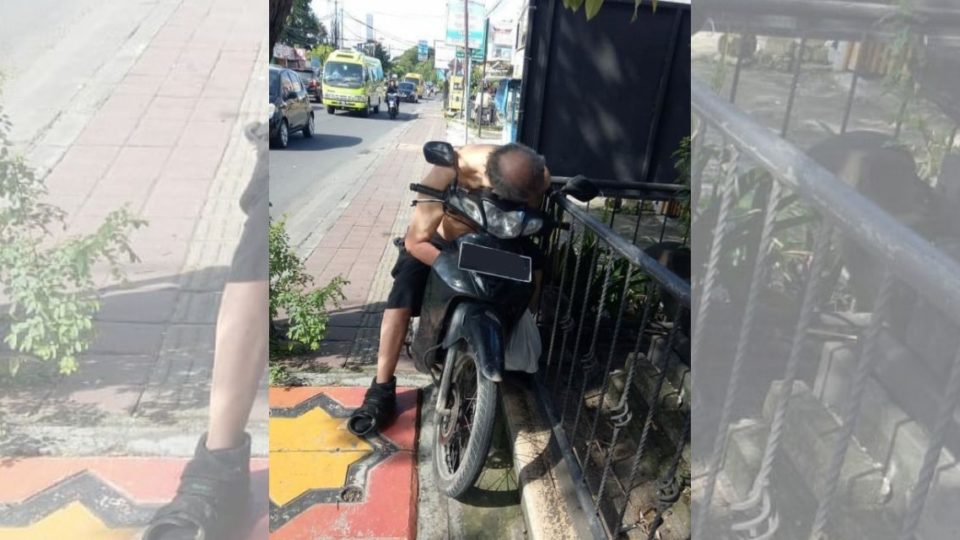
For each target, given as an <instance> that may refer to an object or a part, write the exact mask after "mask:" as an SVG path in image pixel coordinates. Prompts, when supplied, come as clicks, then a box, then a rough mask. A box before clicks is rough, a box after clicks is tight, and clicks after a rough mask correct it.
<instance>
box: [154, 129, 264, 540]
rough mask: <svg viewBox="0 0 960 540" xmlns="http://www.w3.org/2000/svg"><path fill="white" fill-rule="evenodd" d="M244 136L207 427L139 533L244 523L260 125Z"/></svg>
mask: <svg viewBox="0 0 960 540" xmlns="http://www.w3.org/2000/svg"><path fill="white" fill-rule="evenodd" d="M247 136H248V137H249V138H250V140H251V142H253V143H254V144H255V145H256V146H257V147H258V150H259V151H260V155H259V156H258V160H257V165H256V168H255V170H254V173H253V175H252V177H251V180H250V183H249V185H248V186H247V189H246V191H245V192H244V194H243V197H241V201H240V204H241V207H242V208H243V210H244V212H245V213H246V214H247V220H246V223H245V224H244V227H243V232H242V234H241V237H240V242H239V243H238V245H237V248H236V250H235V251H234V254H233V261H232V262H231V266H230V276H229V277H228V280H227V283H226V285H225V286H224V288H223V293H222V296H221V299H220V309H219V312H218V314H217V328H216V334H215V337H214V339H215V344H214V358H213V379H212V381H211V385H210V413H209V414H210V416H209V424H208V425H209V429H208V432H207V433H206V434H204V435H203V436H201V437H200V441H199V442H198V443H197V446H196V450H195V451H194V455H193V458H192V459H191V460H190V461H189V462H188V463H187V466H186V467H185V468H184V472H183V474H182V475H181V477H180V484H179V486H178V487H177V495H176V496H175V497H174V498H173V500H172V501H170V503H168V504H167V505H165V506H163V507H162V508H160V509H159V510H158V511H157V513H156V514H155V515H154V517H153V519H152V520H151V521H150V524H149V525H148V527H147V529H146V531H145V532H144V535H143V538H144V539H145V540H192V539H195V538H197V537H198V535H199V534H200V533H201V532H202V533H203V538H212V539H217V538H225V537H226V536H225V535H227V534H228V533H229V532H230V531H231V529H233V528H236V527H237V526H238V525H239V524H243V523H244V515H245V511H246V505H247V499H248V497H249V493H250V436H249V435H247V434H246V433H245V427H246V424H247V420H248V419H249V417H250V410H251V409H252V408H253V402H254V400H256V397H257V390H258V388H259V383H260V379H261V377H262V376H263V371H264V367H265V366H266V363H267V356H268V328H269V323H268V318H269V315H268V312H269V307H268V306H269V303H268V298H267V296H268V294H269V287H268V284H267V282H268V276H267V244H268V241H267V228H268V219H267V212H268V204H269V203H268V202H267V193H266V184H267V160H266V157H267V156H266V148H267V145H266V129H265V127H264V126H262V125H253V126H251V127H250V128H249V130H248V132H247Z"/></svg>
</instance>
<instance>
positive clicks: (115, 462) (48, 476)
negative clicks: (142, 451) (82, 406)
mask: <svg viewBox="0 0 960 540" xmlns="http://www.w3.org/2000/svg"><path fill="white" fill-rule="evenodd" d="M186 461H187V460H186V459H182V458H181V459H177V458H123V457H92V458H46V457H39V458H24V459H10V460H7V461H6V462H5V463H4V467H3V469H2V471H0V478H2V479H6V480H15V481H0V505H4V512H2V513H0V540H14V539H16V540H27V539H30V540H35V539H55V538H56V539H60V538H77V539H81V540H83V539H93V538H96V539H98V540H100V539H106V540H114V539H116V540H134V539H137V538H139V536H140V533H141V531H142V527H143V526H144V525H146V523H147V521H148V520H149V519H150V517H151V516H152V515H153V513H154V512H155V511H156V509H157V508H158V507H159V506H160V505H162V504H164V503H165V502H167V501H168V500H169V499H170V498H171V497H173V495H174V494H175V492H176V486H177V483H178V481H179V477H180V473H181V472H182V470H183V467H184V466H185V465H186ZM250 473H251V490H250V502H249V511H248V513H247V516H248V517H247V519H246V521H245V522H244V523H241V524H238V526H237V529H236V530H235V531H233V532H232V534H234V536H233V538H237V539H238V540H240V539H250V540H253V539H257V540H261V539H263V538H266V536H267V527H268V523H267V513H266V511H265V510H266V506H267V504H266V497H267V460H266V459H262V458H261V459H253V460H251V464H250Z"/></svg>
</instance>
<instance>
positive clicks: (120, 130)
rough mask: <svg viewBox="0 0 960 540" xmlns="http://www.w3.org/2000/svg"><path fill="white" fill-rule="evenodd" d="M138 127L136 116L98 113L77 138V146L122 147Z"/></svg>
mask: <svg viewBox="0 0 960 540" xmlns="http://www.w3.org/2000/svg"><path fill="white" fill-rule="evenodd" d="M136 125H137V118H136V117H135V116H128V115H116V114H115V115H109V114H100V113H98V114H97V115H96V116H94V117H93V118H92V119H91V120H90V121H89V122H88V123H87V126H86V127H85V128H84V130H83V131H82V132H81V133H80V136H79V137H77V144H80V145H100V146H120V145H123V144H124V143H125V142H126V141H127V137H129V136H130V134H131V133H133V129H134V128H135V127H136Z"/></svg>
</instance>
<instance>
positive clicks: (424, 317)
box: [408, 142, 597, 498]
mask: <svg viewBox="0 0 960 540" xmlns="http://www.w3.org/2000/svg"><path fill="white" fill-rule="evenodd" d="M423 152H424V156H425V158H426V160H427V161H428V162H429V163H431V164H433V165H437V166H441V167H451V168H455V167H456V152H455V151H454V149H453V147H452V146H451V145H450V144H449V143H446V142H428V143H427V144H425V145H424V149H423ZM410 189H411V190H412V191H415V192H417V193H421V194H425V195H427V196H428V197H430V198H420V199H417V200H416V201H415V203H414V204H430V203H435V204H442V205H443V208H444V211H445V213H448V214H452V215H453V216H454V217H456V218H457V219H460V220H464V221H466V222H467V223H469V224H471V225H472V226H473V229H474V230H475V232H472V233H468V234H466V235H463V236H461V237H459V238H457V239H456V240H455V241H454V242H452V243H451V244H450V246H449V247H448V248H445V249H443V250H442V251H441V253H440V255H439V257H438V258H437V259H436V261H435V262H434V264H433V265H432V267H431V271H430V274H429V277H428V278H427V285H426V290H425V293H424V298H423V304H422V308H421V312H420V317H419V320H417V321H415V325H414V327H412V330H411V335H412V338H411V339H410V340H409V343H408V351H409V352H410V355H411V356H412V357H413V361H414V364H415V366H416V369H417V370H418V371H420V372H422V373H427V374H430V375H431V376H432V379H433V381H434V385H435V387H436V396H437V400H436V421H435V422H434V430H435V433H434V452H433V455H434V466H435V467H436V470H437V478H438V480H439V487H440V489H441V490H442V491H443V492H444V493H446V494H447V495H448V496H450V497H453V498H457V497H460V496H462V495H463V494H465V493H466V491H467V490H468V489H469V488H470V487H471V486H472V485H473V484H474V482H475V481H476V479H477V477H478V476H479V474H480V471H481V469H482V467H483V464H484V462H485V461H486V457H487V452H488V451H489V449H490V442H491V439H492V436H493V429H494V425H495V422H496V414H497V395H498V392H499V386H498V384H499V383H500V382H501V381H502V380H503V374H504V372H505V369H506V368H505V352H506V351H505V349H506V343H507V338H508V337H509V335H510V332H511V331H512V329H513V328H514V326H515V324H516V323H517V322H518V320H519V319H520V318H521V316H522V315H523V314H524V312H525V311H526V310H527V306H528V305H529V303H530V300H531V299H532V297H533V294H534V291H535V284H534V279H533V266H532V258H531V255H530V253H529V249H530V246H531V245H532V243H531V242H530V239H531V237H534V236H536V235H544V234H547V233H549V232H550V231H551V230H553V229H556V228H566V227H565V226H564V225H563V224H560V223H556V222H555V221H554V220H552V219H551V218H550V217H549V216H548V215H547V214H545V213H543V212H540V211H538V210H533V209H530V208H527V207H526V206H525V205H523V204H521V203H514V202H510V201H505V200H501V199H499V198H497V197H496V196H495V195H494V194H493V192H492V191H490V190H488V189H481V190H473V191H467V190H466V189H464V188H462V187H460V186H459V185H458V183H457V181H456V180H454V181H453V182H452V184H451V186H450V187H449V188H447V189H446V190H443V191H441V190H436V189H433V188H430V187H427V186H424V185H421V184H411V185H410ZM560 191H561V193H563V194H569V195H571V196H573V197H575V198H577V199H579V200H582V201H587V200H590V199H591V198H593V197H595V196H596V195H597V189H596V188H595V187H594V186H593V184H590V183H589V181H588V180H586V179H583V178H578V179H575V180H573V181H571V182H570V183H568V184H567V185H566V186H565V187H564V188H563V189H562V190H560Z"/></svg>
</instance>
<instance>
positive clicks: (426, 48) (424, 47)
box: [417, 39, 430, 62]
mask: <svg viewBox="0 0 960 540" xmlns="http://www.w3.org/2000/svg"><path fill="white" fill-rule="evenodd" d="M428 56H430V45H429V44H427V40H425V39H421V40H420V41H418V42H417V62H423V61H424V60H426V59H427V57H428Z"/></svg>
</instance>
